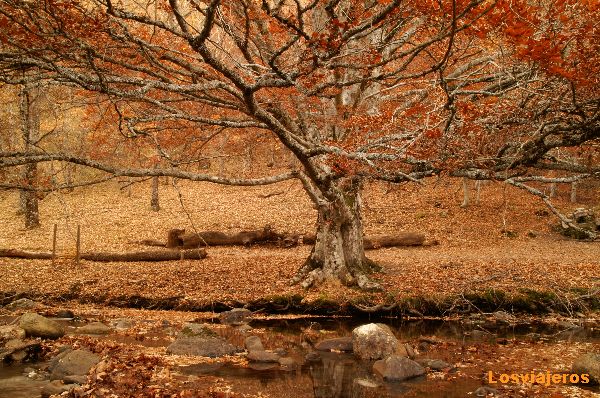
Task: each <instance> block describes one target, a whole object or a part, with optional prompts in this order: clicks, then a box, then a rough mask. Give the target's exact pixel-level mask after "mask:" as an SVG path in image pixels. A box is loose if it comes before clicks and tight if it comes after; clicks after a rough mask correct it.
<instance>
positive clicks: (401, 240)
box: [363, 232, 425, 250]
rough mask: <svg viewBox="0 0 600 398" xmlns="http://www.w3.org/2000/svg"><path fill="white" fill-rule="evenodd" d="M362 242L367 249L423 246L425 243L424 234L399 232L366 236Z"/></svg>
mask: <svg viewBox="0 0 600 398" xmlns="http://www.w3.org/2000/svg"><path fill="white" fill-rule="evenodd" d="M363 244H364V246H365V249H367V250H369V249H379V248H382V247H398V246H423V244H425V234H421V233H417V232H399V233H397V234H396V235H380V236H370V237H369V236H366V237H365V239H364V243H363Z"/></svg>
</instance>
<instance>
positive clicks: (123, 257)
mask: <svg viewBox="0 0 600 398" xmlns="http://www.w3.org/2000/svg"><path fill="white" fill-rule="evenodd" d="M206 256H207V254H206V250H204V249H193V250H181V251H180V250H153V251H139V252H125V253H110V252H89V253H81V259H82V260H88V261H99V262H118V261H121V262H128V261H175V260H184V259H185V260H201V259H203V258H205V257H206ZM0 257H12V258H25V259H32V260H33V259H42V260H46V259H52V253H44V252H29V251H24V250H14V249H0Z"/></svg>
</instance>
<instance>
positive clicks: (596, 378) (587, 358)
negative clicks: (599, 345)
mask: <svg viewBox="0 0 600 398" xmlns="http://www.w3.org/2000/svg"><path fill="white" fill-rule="evenodd" d="M572 370H573V373H576V374H579V375H582V374H588V375H589V377H590V383H591V384H600V353H596V352H588V353H587V354H583V355H581V356H580V357H578V358H577V359H576V360H575V362H574V363H573V368H572Z"/></svg>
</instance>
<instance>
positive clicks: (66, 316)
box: [56, 310, 75, 319]
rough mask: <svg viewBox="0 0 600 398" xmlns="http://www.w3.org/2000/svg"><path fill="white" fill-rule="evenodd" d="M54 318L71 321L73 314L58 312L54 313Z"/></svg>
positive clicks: (63, 311) (64, 311)
mask: <svg viewBox="0 0 600 398" xmlns="http://www.w3.org/2000/svg"><path fill="white" fill-rule="evenodd" d="M56 317H57V318H64V319H73V318H75V314H74V313H73V311H71V310H58V312H57V313H56Z"/></svg>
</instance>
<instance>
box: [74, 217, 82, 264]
mask: <svg viewBox="0 0 600 398" xmlns="http://www.w3.org/2000/svg"><path fill="white" fill-rule="evenodd" d="M80 257H81V227H80V226H79V224H77V241H76V243H75V264H76V265H77V266H78V267H79V258H80Z"/></svg>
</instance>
